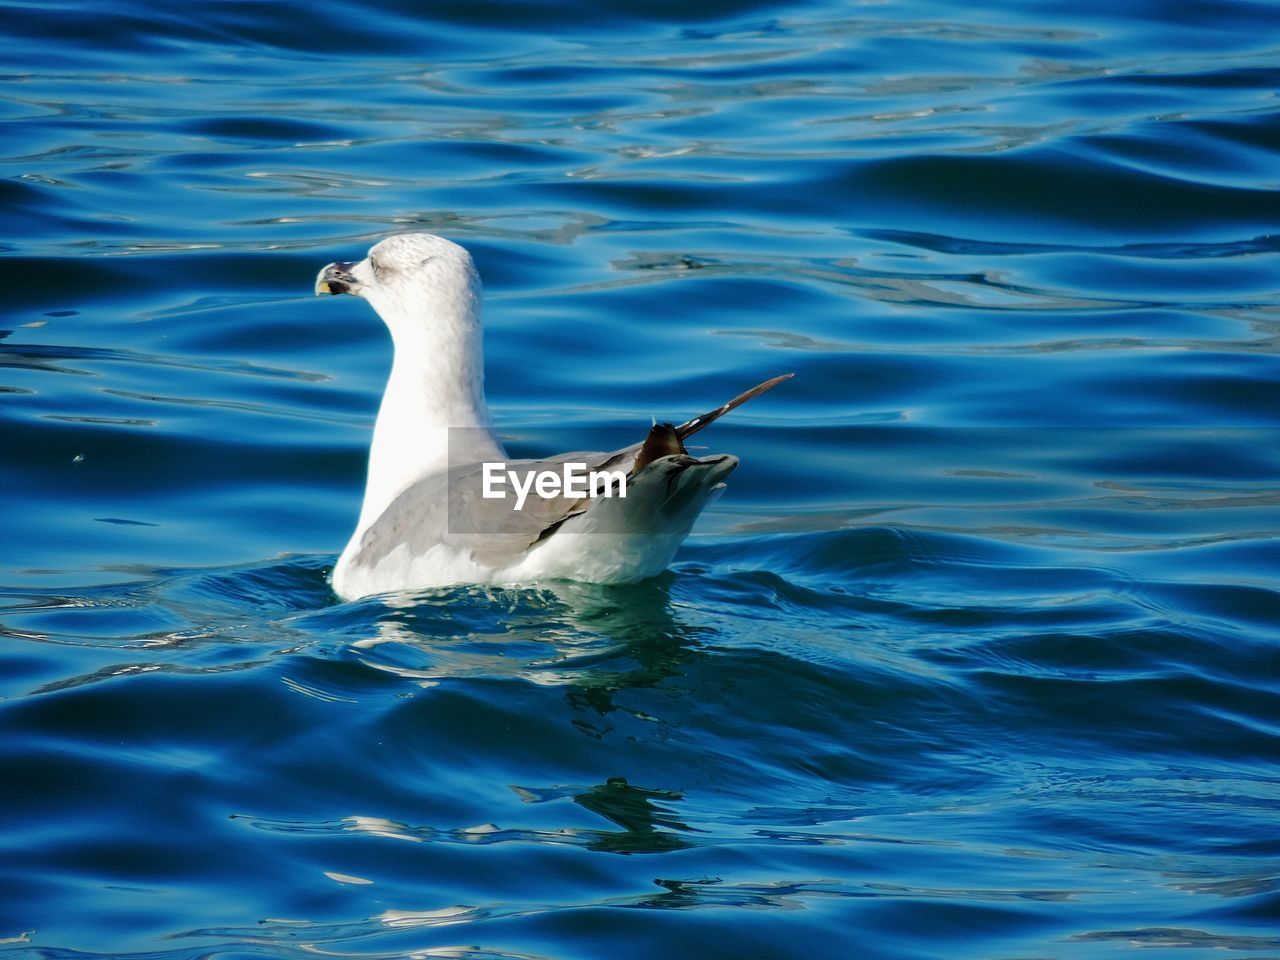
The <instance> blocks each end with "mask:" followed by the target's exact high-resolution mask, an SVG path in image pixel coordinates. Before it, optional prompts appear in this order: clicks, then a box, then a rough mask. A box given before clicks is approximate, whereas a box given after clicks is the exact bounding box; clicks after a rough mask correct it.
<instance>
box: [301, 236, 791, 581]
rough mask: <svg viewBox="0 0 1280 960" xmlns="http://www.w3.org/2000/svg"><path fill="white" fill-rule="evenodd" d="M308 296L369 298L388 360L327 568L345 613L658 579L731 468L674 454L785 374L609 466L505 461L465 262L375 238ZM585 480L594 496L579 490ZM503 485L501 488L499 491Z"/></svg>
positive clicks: (425, 246)
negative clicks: (361, 606) (576, 478)
mask: <svg viewBox="0 0 1280 960" xmlns="http://www.w3.org/2000/svg"><path fill="white" fill-rule="evenodd" d="M315 292H316V294H325V293H327V294H342V293H350V294H354V295H356V296H359V297H363V298H364V299H365V300H367V301H369V303H370V305H371V306H372V307H373V309H374V310H375V311H376V312H377V314H378V316H379V317H381V318H382V321H383V323H385V324H386V325H387V329H388V330H390V331H391V339H392V341H393V344H394V347H395V358H394V360H393V362H392V365H391V375H390V377H389V378H388V380H387V387H386V390H385V392H384V393H383V395H382V405H381V406H380V407H379V409H378V417H377V420H376V422H375V424H374V428H373V443H372V446H371V448H370V450H369V473H368V479H367V481H366V484H365V492H364V506H363V507H362V508H361V510H360V519H359V520H358V521H357V523H356V529H355V532H354V533H353V534H352V535H351V540H350V542H349V543H348V544H347V546H346V549H345V550H343V551H342V556H341V557H340V558H339V559H338V563H337V565H336V566H335V567H334V569H333V589H334V592H335V593H337V594H338V595H339V596H340V597H342V598H344V599H347V600H353V599H357V598H360V597H365V596H370V595H373V594H381V593H391V592H395V591H402V590H418V589H425V588H430V587H441V586H447V585H451V584H460V583H492V584H528V583H534V582H538V581H542V580H579V581H587V582H596V583H623V582H630V581H635V580H642V579H645V578H647V577H652V576H655V575H657V574H658V573H661V572H662V571H663V570H664V569H666V567H667V566H668V565H669V564H670V563H671V559H672V557H673V556H674V555H675V552H676V548H677V547H679V546H680V544H681V543H682V542H683V541H684V539H685V537H687V536H688V535H689V531H690V529H691V528H692V527H693V522H694V520H695V519H697V516H698V514H699V513H700V512H701V511H702V508H703V507H705V506H706V505H707V503H708V502H709V501H710V500H711V499H712V497H713V496H714V495H717V494H718V493H719V492H720V491H721V490H722V489H723V488H724V484H723V483H722V482H721V481H722V480H724V478H725V477H726V476H728V474H729V473H730V472H731V471H732V470H733V469H734V467H736V466H737V465H738V458H737V457H734V456H732V455H730V454H717V455H714V456H708V457H694V456H691V455H690V454H689V452H688V451H687V450H686V449H685V446H684V443H683V441H684V440H685V439H686V438H688V437H689V436H690V435H691V434H693V433H696V432H697V431H698V430H701V429H702V428H703V427H705V426H706V425H707V424H709V423H711V422H712V421H713V420H715V419H717V418H718V417H720V416H723V415H724V414H726V413H728V412H729V411H730V410H732V409H733V408H734V407H736V406H738V405H739V404H741V403H745V402H746V401H748V400H750V399H751V398H752V397H754V396H757V395H758V394H761V393H763V392H764V391H766V390H768V389H770V388H771V387H774V386H776V385H777V384H779V383H781V382H782V381H783V380H787V379H789V378H790V377H792V376H793V374H790V373H788V374H784V375H783V376H780V377H774V378H773V379H772V380H767V381H765V382H764V383H761V384H759V385H758V386H755V387H752V388H751V389H750V390H748V391H746V392H745V393H743V394H740V395H739V396H737V397H735V398H734V399H732V400H730V401H729V402H728V403H726V404H725V405H724V406H722V407H719V408H717V409H715V410H712V411H711V412H709V413H704V414H703V415H702V416H699V417H694V418H693V419H692V420H689V421H687V422H685V423H682V424H680V425H679V426H673V425H672V424H670V423H662V424H658V425H656V426H654V427H653V428H652V429H651V430H650V431H649V435H648V437H647V438H646V439H645V440H643V441H642V442H640V443H634V444H632V445H630V446H628V447H623V448H622V449H621V450H615V451H613V452H612V453H586V452H577V453H568V454H562V455H560V456H557V457H548V458H546V459H544V460H540V461H527V460H526V461H510V460H508V458H507V454H506V451H505V450H503V447H502V443H501V442H500V441H499V440H498V437H497V435H496V434H495V433H494V430H493V426H492V424H491V423H490V420H489V411H488V408H487V406H486V404H485V398H484V359H483V352H482V345H481V324H480V300H481V296H480V278H479V275H478V274H477V273H476V268H475V265H474V264H473V263H472V261H471V255H470V254H468V253H467V251H466V250H464V249H463V248H462V247H460V246H458V245H457V244H455V243H452V242H450V241H448V240H445V239H444V238H443V237H437V236H433V235H431V234H427V233H409V234H402V235H399V236H393V237H388V238H387V239H385V240H383V241H381V242H380V243H378V244H376V245H375V246H374V247H373V248H372V249H371V250H370V251H369V255H368V256H367V257H366V258H365V259H364V260H361V261H360V262H359V263H331V264H329V265H328V266H327V267H325V268H324V269H323V270H321V271H320V274H319V276H317V277H316V285H315ZM573 470H578V471H581V474H582V482H581V483H579V484H578V487H577V488H575V486H574V485H573V484H572V483H570V482H567V481H569V480H571V476H570V474H571V472H572V471H573ZM508 471H510V472H509V473H508ZM542 474H551V475H552V476H556V477H562V478H563V480H564V481H566V482H564V483H563V485H562V489H556V488H555V484H554V483H551V482H549V483H548V484H547V485H545V486H544V485H543V484H542V483H541V481H540V480H539V484H538V487H537V488H536V490H535V489H534V488H533V487H532V486H531V484H532V480H531V479H529V478H531V477H533V476H535V475H542ZM522 477H523V478H524V479H523V481H522V480H521V479H520V478H522ZM587 477H589V478H590V482H591V483H592V484H594V485H595V486H596V487H597V488H598V489H592V490H585V489H582V487H583V486H584V485H585V484H586V482H587V481H586V478H587ZM508 478H509V479H510V484H509V486H507V485H504V484H503V483H501V482H500V481H506V480H507V479H508ZM602 481H603V482H602ZM522 482H523V483H524V485H525V490H526V492H527V494H528V496H527V498H521V497H520V496H519V492H518V491H519V487H520V485H521V483H522ZM508 491H510V494H511V495H510V496H508V495H507V494H508ZM543 493H548V494H550V495H543V496H539V495H538V494H543ZM521 499H524V502H523V503H520V500H521ZM517 503H520V506H519V508H518V509H517V507H516V506H515V505H516V504H517Z"/></svg>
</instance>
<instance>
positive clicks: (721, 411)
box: [676, 373, 795, 440]
mask: <svg viewBox="0 0 1280 960" xmlns="http://www.w3.org/2000/svg"><path fill="white" fill-rule="evenodd" d="M794 376H795V374H794V373H784V374H781V375H780V376H777V377H773V378H772V379H770V380H766V381H765V382H764V383H757V384H756V385H755V386H754V387H752V388H751V389H750V390H747V391H745V392H743V393H740V394H738V395H737V396H736V397H734V398H733V399H732V400H730V401H729V402H728V403H726V404H725V405H724V406H722V407H718V408H716V409H715V410H712V411H710V412H708V413H704V414H702V416H700V417H694V418H693V419H692V420H687V421H685V422H684V423H682V424H680V426H678V427H676V434H677V435H678V436H679V438H680V439H681V440H683V439H685V438H686V437H689V436H691V435H693V434H695V433H697V432H698V431H699V430H701V429H702V428H703V427H705V426H707V424H709V423H713V422H715V421H716V420H719V419H720V418H721V417H723V416H724V415H725V414H726V413H728V412H729V411H730V410H732V409H733V408H734V407H740V406H742V404H744V403H746V402H747V401H748V400H751V399H752V398H754V397H758V396H760V394H762V393H764V392H765V391H766V390H772V389H773V388H774V387H776V386H777V385H778V384H780V383H782V382H783V381H786V380H790V379H791V378H792V377H794Z"/></svg>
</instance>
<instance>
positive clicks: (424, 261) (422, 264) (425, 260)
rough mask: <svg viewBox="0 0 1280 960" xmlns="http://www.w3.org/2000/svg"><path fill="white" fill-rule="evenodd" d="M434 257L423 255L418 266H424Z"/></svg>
mask: <svg viewBox="0 0 1280 960" xmlns="http://www.w3.org/2000/svg"><path fill="white" fill-rule="evenodd" d="M434 259H435V257H423V258H422V259H421V260H420V261H419V262H418V266H420V267H425V266H426V265H427V264H428V263H430V262H431V261H432V260H434Z"/></svg>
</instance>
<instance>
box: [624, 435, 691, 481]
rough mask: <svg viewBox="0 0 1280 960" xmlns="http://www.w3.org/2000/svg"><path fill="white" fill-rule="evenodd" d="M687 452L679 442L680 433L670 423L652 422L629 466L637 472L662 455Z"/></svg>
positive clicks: (667, 455)
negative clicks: (632, 462) (632, 464)
mask: <svg viewBox="0 0 1280 960" xmlns="http://www.w3.org/2000/svg"><path fill="white" fill-rule="evenodd" d="M688 452H689V451H688V450H686V449H685V448H684V444H683V443H681V442H680V434H679V433H678V432H677V431H676V428H675V427H674V426H673V425H672V424H669V423H657V424H654V426H653V428H652V429H651V430H650V431H649V436H647V437H645V438H644V443H643V444H641V445H640V450H639V451H638V452H637V453H636V462H635V465H634V466H633V467H632V468H631V472H632V473H633V474H635V473H639V472H640V471H641V470H643V469H644V468H645V467H647V466H648V465H649V464H651V463H653V461H655V460H660V459H661V458H662V457H670V456H672V455H674V454H677V453H684V454H687V453H688Z"/></svg>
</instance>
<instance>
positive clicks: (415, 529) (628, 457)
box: [355, 373, 795, 569]
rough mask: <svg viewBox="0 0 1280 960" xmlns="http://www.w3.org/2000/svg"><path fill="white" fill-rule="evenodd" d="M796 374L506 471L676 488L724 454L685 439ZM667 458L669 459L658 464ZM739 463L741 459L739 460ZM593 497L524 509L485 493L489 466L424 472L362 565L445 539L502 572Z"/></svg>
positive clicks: (535, 499) (379, 524)
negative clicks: (695, 447)
mask: <svg viewBox="0 0 1280 960" xmlns="http://www.w3.org/2000/svg"><path fill="white" fill-rule="evenodd" d="M793 376H795V374H792V373H787V374H783V375H782V376H780V377H774V378H773V379H772V380H766V381H765V382H764V383H761V384H758V385H756V386H754V387H752V388H751V389H750V390H747V391H746V392H744V393H741V394H739V395H738V396H736V397H734V398H733V399H732V400H730V401H729V402H728V403H726V404H724V405H723V406H720V407H717V408H716V409H715V410H712V411H709V412H708V413H704V414H702V415H701V416H697V417H694V418H693V419H692V420H687V421H685V422H684V423H682V424H680V425H679V426H673V425H672V424H670V423H661V424H657V425H656V426H654V427H653V429H651V430H650V431H649V435H648V437H646V438H645V439H644V441H642V442H641V443H633V444H632V445H631V446H628V447H623V448H622V449H621V450H615V451H613V452H612V453H598V452H575V453H563V454H560V455H559V456H555V457H548V458H546V459H543V460H516V461H510V462H509V463H508V464H507V465H506V466H507V469H510V470H515V471H517V472H520V473H521V474H523V473H524V471H527V470H536V471H543V470H550V471H554V472H556V473H561V472H562V470H563V467H564V465H565V464H569V463H572V464H582V465H583V469H585V470H586V471H588V472H613V471H620V472H622V473H623V474H625V475H626V476H627V478H628V482H630V481H631V479H632V478H634V477H636V476H637V475H638V474H640V473H641V472H645V474H646V476H647V475H648V473H649V472H651V471H657V472H660V474H661V481H660V482H662V483H664V484H665V485H666V487H667V489H671V490H674V489H675V485H676V481H677V475H678V474H679V473H680V472H682V471H683V470H685V469H687V468H688V467H691V466H694V465H697V464H710V465H715V464H718V463H720V462H721V460H722V459H723V458H715V457H712V458H707V459H705V460H699V459H698V458H695V457H691V456H689V453H688V451H687V450H686V449H685V446H684V440H685V438H686V437H689V436H691V435H692V434H694V433H696V432H698V431H699V430H701V429H702V428H703V427H705V426H707V425H708V424H710V423H711V422H712V421H714V420H717V419H719V418H720V417H722V416H724V414H726V413H728V412H729V411H730V410H732V409H733V408H734V407H737V406H740V405H741V404H743V403H746V402H747V401H748V400H750V399H752V398H753V397H756V396H759V395H760V394H762V393H764V392H765V391H766V390H770V389H772V388H773V387H775V386H777V385H778V384H779V383H781V382H782V381H784V380H789V379H791V377H793ZM656 461H662V463H656ZM733 462H734V463H735V464H736V463H737V460H736V459H734V460H733ZM591 502H592V500H591V498H590V497H575V496H564V495H561V496H551V497H539V496H535V495H534V494H533V493H530V495H529V496H528V498H527V499H526V500H525V502H524V504H523V506H522V509H520V510H516V509H514V503H513V499H512V497H510V496H508V497H506V498H504V499H491V498H488V497H485V496H484V476H483V464H480V463H473V464H467V465H464V466H459V467H454V468H452V469H450V470H449V471H448V472H447V473H439V474H432V475H431V476H427V477H423V478H422V479H420V480H418V481H416V482H414V483H413V484H411V485H410V486H409V487H407V488H406V489H405V490H404V491H403V492H402V493H401V494H400V495H399V496H397V497H396V499H395V500H393V501H392V502H391V505H390V506H389V507H387V509H386V510H385V511H384V512H383V514H382V516H380V517H379V518H378V519H377V520H376V521H374V523H373V524H372V525H371V526H370V527H369V529H368V530H366V531H365V533H364V536H363V537H362V538H361V541H360V549H359V552H358V554H357V556H356V557H355V562H356V563H359V564H361V565H364V564H369V565H373V564H376V563H377V562H378V560H380V559H381V558H382V557H384V556H386V555H387V554H389V553H390V552H391V551H393V550H396V549H398V548H399V547H402V546H403V547H406V548H407V549H408V551H409V553H410V555H420V554H422V553H425V552H426V551H427V550H429V549H431V548H432V547H434V546H436V545H437V544H440V543H446V544H449V545H450V546H453V547H455V548H458V549H465V550H469V551H470V552H471V555H472V557H473V558H474V559H475V560H476V562H477V563H480V564H483V565H485V566H488V567H492V568H494V569H501V568H503V567H506V566H509V565H511V564H513V563H516V562H518V561H519V560H520V559H521V558H522V557H523V556H524V555H525V554H526V553H528V551H529V550H530V549H531V548H532V547H533V546H534V545H536V544H537V543H538V542H539V541H541V540H543V539H545V538H546V537H549V536H551V534H553V533H555V531H556V530H558V529H559V528H560V527H561V525H563V524H564V523H565V521H567V520H569V519H571V518H572V517H575V516H578V515H579V514H582V513H585V512H586V511H587V508H588V507H589V506H590V505H591Z"/></svg>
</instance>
